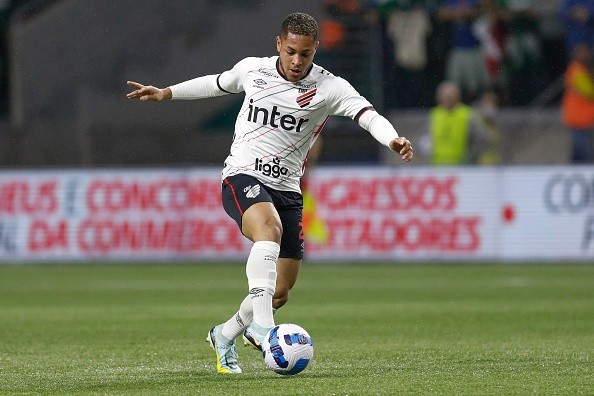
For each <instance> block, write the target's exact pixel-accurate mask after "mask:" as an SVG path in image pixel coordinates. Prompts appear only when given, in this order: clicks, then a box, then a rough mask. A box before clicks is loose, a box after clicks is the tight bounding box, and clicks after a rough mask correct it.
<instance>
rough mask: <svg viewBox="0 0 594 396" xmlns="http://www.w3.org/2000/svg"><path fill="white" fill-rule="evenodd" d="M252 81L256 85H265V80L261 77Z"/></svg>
mask: <svg viewBox="0 0 594 396" xmlns="http://www.w3.org/2000/svg"><path fill="white" fill-rule="evenodd" d="M254 82H255V83H256V84H258V85H266V81H264V80H262V79H261V78H259V79H257V80H254Z"/></svg>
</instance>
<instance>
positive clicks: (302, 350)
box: [262, 323, 314, 375]
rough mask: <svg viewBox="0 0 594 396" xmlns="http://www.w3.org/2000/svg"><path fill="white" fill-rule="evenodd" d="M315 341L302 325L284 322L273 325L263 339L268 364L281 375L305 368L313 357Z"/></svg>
mask: <svg viewBox="0 0 594 396" xmlns="http://www.w3.org/2000/svg"><path fill="white" fill-rule="evenodd" d="M313 351H314V348H313V342H312V340H311V337H310V336H309V333H308V332H307V331H305V329H304V328H303V327H301V326H298V325H296V324H292V323H284V324H280V325H278V326H275V327H273V328H272V329H270V331H269V332H268V333H267V334H266V336H265V337H264V340H263V341H262V354H263V355H264V361H265V362H266V366H268V368H269V369H270V370H272V371H274V372H275V373H278V374H281V375H293V374H297V373H300V372H302V371H303V370H305V368H306V367H307V365H308V364H309V362H310V361H311V359H312V358H313Z"/></svg>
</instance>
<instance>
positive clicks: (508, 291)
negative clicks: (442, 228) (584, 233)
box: [0, 264, 594, 395]
mask: <svg viewBox="0 0 594 396" xmlns="http://www.w3.org/2000/svg"><path fill="white" fill-rule="evenodd" d="M244 276H245V275H244V268H243V266H242V265H231V264H206V265H189V264H188V265H96V264H93V265H92V264H89V265H75V264H69V265H14V266H0V393H1V394H9V395H15V394H17V395H18V394H42V395H64V394H89V395H95V394H96V395H99V394H101V395H105V394H117V395H139V394H144V395H153V394H155V395H212V394H220V395H347V394H348V395H401V394H418V395H423V394H433V395H464V394H467V395H481V394H485V395H514V394H515V395H525V394H536V395H578V394H584V395H592V394H594V265H592V266H590V265H496V264H491V265H453V264H445V265H410V266H406V265H378V264H373V265H371V264H369V265H340V264H338V265H311V264H310V265H307V264H306V265H305V266H304V268H303V270H302V273H301V277H300V280H299V282H298V284H297V286H296V288H295V289H294V291H293V294H292V299H291V301H290V302H289V304H288V305H287V306H286V307H285V308H283V309H282V310H280V311H279V312H278V313H277V316H276V321H277V323H281V322H294V323H298V324H300V325H302V326H303V327H305V328H306V329H307V330H308V331H309V332H310V334H311V335H312V338H313V339H314V343H315V348H316V349H315V357H314V360H313V362H312V363H311V365H310V366H309V367H308V368H307V369H306V370H305V371H304V372H303V373H301V374H299V375H297V376H294V377H281V376H278V375H276V374H274V373H272V372H270V371H268V370H266V369H265V368H264V365H263V362H262V359H261V358H260V357H259V355H258V354H257V353H256V352H254V351H252V350H249V349H245V348H243V347H242V346H241V347H240V349H239V352H240V362H241V364H242V368H243V370H244V373H243V374H242V375H238V376H221V375H217V374H216V373H215V371H214V357H213V353H212V352H211V350H210V349H209V348H208V347H207V345H206V343H205V342H204V337H205V335H206V332H207V331H208V329H209V328H210V327H211V326H212V325H213V324H216V323H219V322H221V321H223V320H224V319H226V318H227V317H228V316H230V315H231V314H232V313H233V312H235V310H236V308H237V305H238V303H239V302H240V301H241V299H242V298H243V295H244V293H245V291H246V289H247V286H246V281H245V279H244Z"/></svg>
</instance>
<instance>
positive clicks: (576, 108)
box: [561, 44, 594, 163]
mask: <svg viewBox="0 0 594 396" xmlns="http://www.w3.org/2000/svg"><path fill="white" fill-rule="evenodd" d="M561 115H562V119H563V123H564V125H565V126H566V127H567V128H568V129H569V131H570V133H571V148H572V154H571V161H572V162H573V163H589V162H592V161H593V159H594V156H593V147H592V145H593V140H594V138H593V134H594V75H593V73H592V53H591V47H589V46H588V45H586V44H578V45H577V46H576V47H575V49H574V51H573V57H572V61H571V62H570V64H569V66H568V67H567V70H566V72H565V94H564V95H563V101H562V105H561Z"/></svg>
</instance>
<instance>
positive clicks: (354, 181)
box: [313, 176, 458, 212]
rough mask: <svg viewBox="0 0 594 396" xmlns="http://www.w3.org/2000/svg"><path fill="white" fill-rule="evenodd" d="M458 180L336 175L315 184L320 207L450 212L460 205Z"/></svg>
mask: <svg viewBox="0 0 594 396" xmlns="http://www.w3.org/2000/svg"><path fill="white" fill-rule="evenodd" d="M457 183H458V178H457V177H456V176H449V177H443V178H438V177H434V176H428V177H397V178H385V177H381V178H380V177H372V178H370V179H365V180H364V179H358V178H345V177H335V178H331V179H323V180H320V182H319V184H316V183H314V186H313V187H314V188H315V192H314V194H315V196H316V198H317V200H318V205H320V207H321V208H327V209H360V210H398V211H413V210H417V211H440V212H451V211H453V210H454V209H455V208H456V206H457V199H456V193H455V186H456V184H457Z"/></svg>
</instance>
